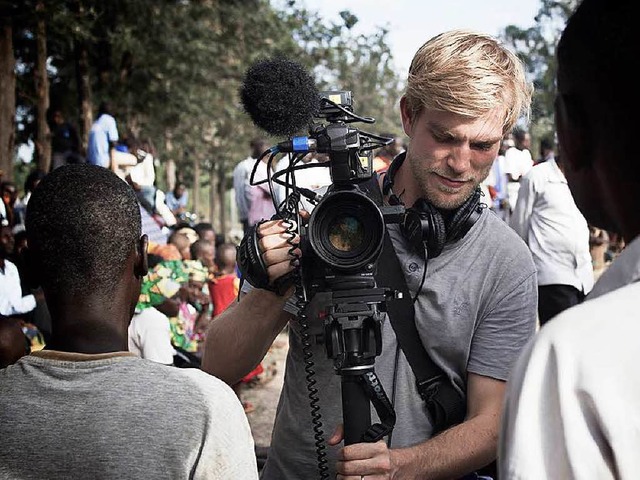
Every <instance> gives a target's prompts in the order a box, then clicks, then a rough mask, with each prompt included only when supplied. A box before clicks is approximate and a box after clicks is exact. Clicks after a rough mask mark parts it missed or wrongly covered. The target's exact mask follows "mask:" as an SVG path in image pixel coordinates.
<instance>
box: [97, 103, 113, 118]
mask: <svg viewBox="0 0 640 480" xmlns="http://www.w3.org/2000/svg"><path fill="white" fill-rule="evenodd" d="M105 113H106V114H107V115H111V105H110V104H109V102H107V101H102V102H100V105H99V106H98V118H99V117H100V115H104V114H105Z"/></svg>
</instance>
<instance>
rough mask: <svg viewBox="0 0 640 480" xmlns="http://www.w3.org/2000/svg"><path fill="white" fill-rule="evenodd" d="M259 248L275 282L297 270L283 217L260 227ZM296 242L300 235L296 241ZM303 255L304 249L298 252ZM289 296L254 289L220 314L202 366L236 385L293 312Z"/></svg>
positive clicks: (211, 328) (211, 327)
mask: <svg viewBox="0 0 640 480" xmlns="http://www.w3.org/2000/svg"><path fill="white" fill-rule="evenodd" d="M259 237H260V240H259V248H260V251H261V252H264V253H262V259H263V261H264V263H265V265H266V266H267V273H268V276H269V280H270V281H271V282H273V281H274V280H275V279H277V278H280V277H281V276H282V275H285V274H286V273H288V272H290V271H291V270H293V268H294V266H293V265H292V264H291V260H293V259H294V257H292V256H291V255H290V253H289V250H290V249H291V245H290V244H289V243H288V240H290V236H289V235H288V234H287V233H286V225H285V224H284V223H283V222H282V221H281V220H273V221H268V222H265V223H263V224H261V225H260V227H259ZM292 241H293V242H294V243H297V242H298V241H299V238H297V237H296V238H294V239H293V240H292ZM294 254H297V255H300V250H299V249H297V250H295V251H294ZM287 298H288V295H287V294H285V295H283V296H279V295H277V294H275V293H273V292H270V291H268V290H262V289H254V290H252V291H251V292H249V293H247V294H246V295H244V296H243V297H242V298H241V299H240V301H239V302H238V303H234V304H232V305H230V306H229V308H227V309H226V310H225V311H224V312H223V313H221V314H220V315H219V316H218V317H216V318H215V319H214V320H213V321H212V322H211V323H210V324H209V328H208V330H207V335H206V339H205V346H204V356H203V359H202V369H203V370H204V371H205V372H207V373H210V374H212V375H215V376H216V377H218V378H221V379H222V380H224V381H225V382H227V383H228V384H230V385H233V384H235V383H236V382H237V381H238V380H240V379H241V378H242V377H243V376H244V375H246V374H247V373H249V372H250V371H251V370H252V369H253V368H255V367H256V365H258V363H260V361H261V360H262V358H263V357H264V356H265V354H266V353H267V350H269V347H270V346H271V344H272V343H273V340H274V339H275V338H276V336H277V335H278V334H279V333H280V332H281V331H282V329H283V328H284V327H285V325H286V324H287V321H288V320H289V318H290V315H289V314H288V313H286V312H284V311H283V307H284V304H285V303H286V300H287Z"/></svg>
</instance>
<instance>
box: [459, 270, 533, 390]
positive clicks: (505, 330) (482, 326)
mask: <svg viewBox="0 0 640 480" xmlns="http://www.w3.org/2000/svg"><path fill="white" fill-rule="evenodd" d="M531 267H533V263H532V262H531ZM524 269H526V266H525V265H523V266H522V269H521V270H520V271H523V270H524ZM516 271H517V269H516ZM524 271H526V270H524ZM503 281H505V280H503ZM505 284H507V282H506V281H505ZM505 290H506V291H507V294H506V295H504V296H502V297H501V298H498V299H497V301H496V303H495V304H494V305H493V306H491V305H490V306H489V310H488V312H487V313H486V314H485V315H484V316H483V317H482V318H481V319H480V321H479V323H478V327H477V329H476V332H475V334H474V336H473V340H472V344H471V352H470V355H469V363H468V365H467V371H468V372H470V373H476V374H479V375H484V376H487V377H491V378H495V379H498V380H507V378H508V377H509V373H510V371H511V368H512V366H513V364H514V363H515V361H516V360H517V359H518V357H519V356H520V354H521V353H522V349H523V347H524V346H525V345H526V343H527V342H528V341H529V339H531V338H532V337H533V335H534V334H535V328H536V315H537V305H538V289H537V279H536V274H535V270H534V269H533V268H532V269H531V273H530V274H528V275H526V276H525V277H524V278H521V279H520V280H519V281H517V282H515V285H513V284H512V286H511V289H510V290H508V289H506V288H505Z"/></svg>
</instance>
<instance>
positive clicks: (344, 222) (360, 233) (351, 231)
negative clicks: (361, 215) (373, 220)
mask: <svg viewBox="0 0 640 480" xmlns="http://www.w3.org/2000/svg"><path fill="white" fill-rule="evenodd" d="M363 241H364V224H363V223H362V222H361V221H360V220H359V219H358V218H356V217H353V216H351V215H339V216H337V217H336V218H335V219H334V220H333V221H332V222H331V223H330V224H329V242H331V245H332V246H333V247H334V248H336V249H337V250H340V251H342V252H352V251H354V250H357V249H358V248H360V246H361V245H362V242H363Z"/></svg>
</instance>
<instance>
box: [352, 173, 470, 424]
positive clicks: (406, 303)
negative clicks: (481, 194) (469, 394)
mask: <svg viewBox="0 0 640 480" xmlns="http://www.w3.org/2000/svg"><path fill="white" fill-rule="evenodd" d="M361 188H362V189H363V190H365V191H366V192H367V194H368V195H370V198H371V199H372V200H374V201H375V202H376V203H377V204H378V205H382V203H383V197H382V191H381V190H380V185H379V183H378V178H377V176H375V175H374V176H373V178H372V179H371V180H370V181H367V182H365V183H364V184H362V185H361ZM425 268H426V265H425ZM375 278H376V282H377V284H378V285H379V286H386V287H390V288H393V289H395V290H398V291H400V292H402V296H401V297H400V298H395V299H390V300H388V301H387V316H388V318H389V321H390V323H391V326H392V327H393V330H394V332H395V334H396V339H397V341H398V345H400V348H401V349H402V351H403V352H404V355H405V357H406V359H407V362H409V365H410V366H411V369H412V370H413V374H414V375H415V377H416V387H417V390H418V393H419V394H420V397H421V398H422V400H423V401H424V402H425V406H426V409H427V412H428V413H429V415H430V416H431V420H432V424H433V434H434V435H435V434H436V433H439V432H441V431H443V430H446V429H447V428H449V427H451V426H453V425H456V424H458V423H461V422H462V421H463V420H464V417H465V415H466V410H467V408H466V402H465V399H464V398H463V397H462V395H461V394H460V393H459V392H458V390H456V389H455V388H454V386H453V384H452V383H451V380H450V379H449V378H448V377H447V375H446V374H445V373H444V371H443V370H442V369H441V368H440V367H439V366H438V365H436V364H435V363H434V362H433V360H432V359H431V357H430V356H429V354H428V353H427V351H426V350H425V348H424V345H423V344H422V341H421V340H420V335H419V334H418V329H417V327H416V323H415V307H414V305H413V300H412V298H411V292H410V290H409V287H408V285H407V281H406V279H405V277H404V273H403V268H402V265H401V264H400V260H399V259H398V256H397V253H396V250H395V248H394V247H393V242H392V241H391V237H390V236H389V232H388V230H387V231H385V234H384V244H383V248H382V255H380V258H379V259H378V265H377V268H376V275H375Z"/></svg>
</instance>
